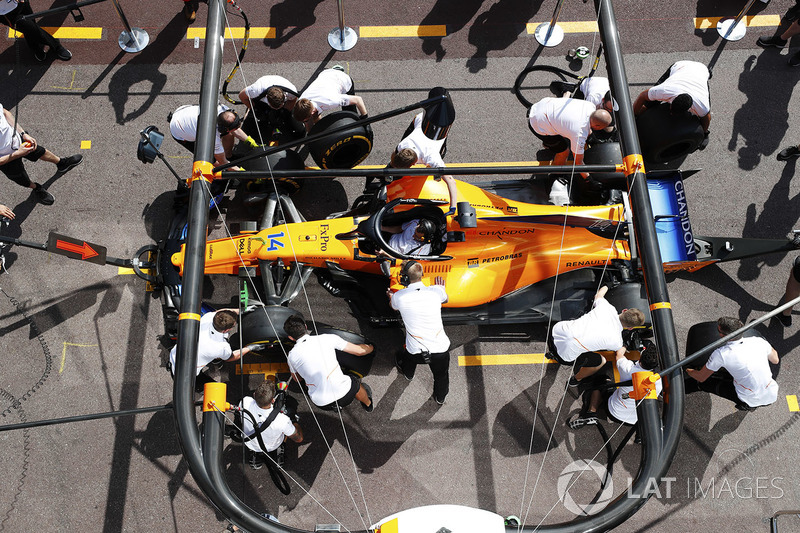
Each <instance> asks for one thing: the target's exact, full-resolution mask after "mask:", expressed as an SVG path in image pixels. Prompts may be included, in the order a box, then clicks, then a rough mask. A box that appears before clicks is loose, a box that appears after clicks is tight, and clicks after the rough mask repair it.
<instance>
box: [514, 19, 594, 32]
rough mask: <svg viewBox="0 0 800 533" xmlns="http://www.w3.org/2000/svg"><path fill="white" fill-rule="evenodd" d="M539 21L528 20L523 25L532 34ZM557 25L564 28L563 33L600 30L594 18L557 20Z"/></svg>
mask: <svg viewBox="0 0 800 533" xmlns="http://www.w3.org/2000/svg"><path fill="white" fill-rule="evenodd" d="M539 24H541V22H528V23H527V24H526V25H525V28H526V29H527V30H528V34H529V35H533V34H534V33H535V32H536V27H537V26H539ZM558 27H559V28H561V29H562V30H564V33H595V32H597V31H600V29H599V28H598V27H597V22H596V21H594V20H583V21H580V20H577V21H574V22H561V21H558Z"/></svg>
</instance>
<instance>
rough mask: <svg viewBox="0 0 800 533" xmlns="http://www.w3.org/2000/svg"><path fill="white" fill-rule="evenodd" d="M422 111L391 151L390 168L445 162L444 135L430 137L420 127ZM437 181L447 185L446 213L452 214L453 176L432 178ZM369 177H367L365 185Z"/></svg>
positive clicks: (455, 193)
mask: <svg viewBox="0 0 800 533" xmlns="http://www.w3.org/2000/svg"><path fill="white" fill-rule="evenodd" d="M424 115H425V114H424V113H418V114H417V115H416V116H415V117H414V120H413V121H412V122H411V126H410V127H409V130H410V131H407V133H406V135H405V136H404V137H403V139H402V140H401V141H400V143H399V144H398V145H397V148H395V149H394V152H392V155H391V159H390V161H389V167H390V168H411V167H412V166H414V165H416V164H417V163H421V164H423V165H425V166H426V167H433V168H444V167H445V163H444V159H443V158H442V152H443V151H444V150H445V143H446V141H447V138H446V137H443V138H441V139H431V138H430V137H428V136H427V135H426V134H425V132H424V131H423V129H422V123H423V119H424ZM434 179H436V180H437V181H438V180H439V179H444V183H445V185H447V194H448V196H449V198H450V211H448V214H453V213H455V211H456V204H457V203H458V187H457V186H456V181H455V180H454V179H453V176H450V175H449V174H448V175H444V176H442V177H441V178H438V177H436V178H434ZM370 181H371V179H370V178H367V185H369V183H370Z"/></svg>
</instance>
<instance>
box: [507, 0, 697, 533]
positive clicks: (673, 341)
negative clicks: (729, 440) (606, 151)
mask: <svg viewBox="0 0 800 533" xmlns="http://www.w3.org/2000/svg"><path fill="white" fill-rule="evenodd" d="M595 8H596V9H597V14H598V26H599V28H600V40H601V42H602V43H603V46H604V47H605V58H606V69H607V71H608V77H609V82H610V84H611V94H612V95H613V97H614V99H615V100H616V101H617V103H618V104H619V111H617V124H618V128H619V132H620V148H621V151H622V160H623V166H624V167H625V177H626V179H627V181H628V191H629V196H630V199H631V210H632V211H633V226H634V231H635V234H636V243H637V248H638V250H639V253H640V261H641V266H642V272H643V275H644V281H645V288H646V290H647V300H648V302H649V303H650V314H651V316H652V319H653V330H654V333H655V338H656V344H657V345H658V348H659V353H660V354H661V358H662V363H663V364H665V365H667V366H672V365H674V364H676V363H677V362H678V358H679V350H678V340H677V338H676V337H675V324H674V321H673V317H672V307H671V305H670V302H669V293H668V291H667V283H666V279H665V278H664V271H663V268H662V264H661V251H660V249H659V246H658V240H657V236H656V230H655V222H654V217H653V210H652V207H651V205H650V196H649V193H648V192H647V179H646V176H645V169H644V163H643V162H642V156H641V149H640V146H639V136H638V134H637V130H636V119H635V117H634V114H633V106H632V104H631V97H630V92H629V90H628V79H627V75H626V73H625V64H624V62H623V60H622V48H621V46H620V42H619V32H618V31H617V24H616V18H615V16H614V8H613V6H612V5H611V0H595ZM668 385H669V401H667V402H665V403H664V414H663V430H662V429H661V427H662V426H661V424H662V419H661V418H659V416H658V409H657V403H656V400H642V401H641V402H640V403H639V404H638V405H637V409H636V410H637V415H638V420H639V427H640V431H641V436H642V459H641V463H640V466H639V471H638V472H637V474H636V478H635V479H634V480H633V482H632V485H631V488H630V490H629V491H628V493H622V494H620V495H619V496H617V497H616V498H615V499H614V500H613V501H612V502H611V503H610V504H609V505H608V506H607V507H605V508H604V509H603V510H602V511H600V512H599V513H597V514H596V515H593V516H590V517H585V518H578V519H577V520H574V521H572V522H568V523H563V524H555V525H547V526H541V527H538V528H532V527H529V526H523V527H522V528H516V527H508V528H507V531H509V532H511V531H526V532H532V531H534V529H535V530H536V531H547V532H558V533H562V532H563V533H566V532H571V533H586V532H595V531H607V530H609V529H613V528H614V527H617V526H618V525H620V524H622V523H623V522H624V521H625V520H627V519H628V518H630V517H631V516H632V515H633V514H634V513H635V512H636V511H637V510H639V508H641V507H642V506H643V505H644V504H645V503H646V502H647V500H648V499H649V496H650V492H652V491H650V492H648V491H647V487H648V486H650V487H652V486H653V485H652V483H653V480H655V482H656V483H660V481H661V478H662V477H663V476H664V475H665V474H666V472H667V470H668V469H669V466H670V464H671V463H672V458H673V457H674V455H675V451H676V450H677V447H678V440H679V438H680V433H681V429H682V428H683V409H684V384H683V380H682V379H680V378H678V379H670V380H668ZM628 494H634V495H638V497H629V496H628Z"/></svg>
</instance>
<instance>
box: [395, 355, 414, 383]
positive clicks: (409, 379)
mask: <svg viewBox="0 0 800 533" xmlns="http://www.w3.org/2000/svg"><path fill="white" fill-rule="evenodd" d="M394 366H395V368H397V373H398V374H400V375H401V376H403V377H404V378H406V379H407V380H408V381H411V380H412V379H414V376H411V377H408V375H407V374H406V373H405V372H403V367H401V366H400V360H399V359H398V358H397V357H395V358H394Z"/></svg>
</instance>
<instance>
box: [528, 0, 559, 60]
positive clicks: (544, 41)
mask: <svg viewBox="0 0 800 533" xmlns="http://www.w3.org/2000/svg"><path fill="white" fill-rule="evenodd" d="M563 3H564V0H558V3H557V4H556V10H555V11H553V18H552V19H550V22H543V23H541V24H539V25H538V26H536V30H535V31H534V32H533V36H534V37H536V41H537V42H538V43H539V44H541V45H542V46H547V47H548V48H549V47H552V46H558V45H559V44H561V41H563V40H564V30H562V29H561V27H560V26H559V25H558V15H559V14H560V13H561V4H563Z"/></svg>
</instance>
